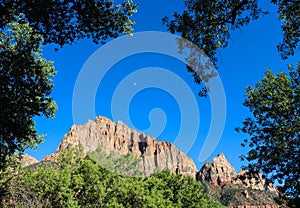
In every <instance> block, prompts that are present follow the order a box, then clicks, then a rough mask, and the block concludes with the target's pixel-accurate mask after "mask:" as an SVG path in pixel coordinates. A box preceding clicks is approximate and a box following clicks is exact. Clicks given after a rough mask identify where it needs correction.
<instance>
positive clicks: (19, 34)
mask: <svg viewBox="0 0 300 208" xmlns="http://www.w3.org/2000/svg"><path fill="white" fill-rule="evenodd" d="M136 7H137V5H136V4H134V3H133V2H132V1H131V0H128V1H124V2H123V3H122V4H120V5H114V2H113V1H106V0H100V1H99V0H94V1H75V0H71V1H58V0H46V1H23V0H22V1H20V0H13V1H11V0H4V1H1V2H0V35H1V40H0V170H2V169H3V168H5V167H6V165H7V162H8V159H9V157H10V156H11V155H12V154H14V153H15V151H19V152H23V151H24V150H25V148H28V147H35V146H36V145H37V144H39V143H40V142H42V140H43V137H42V136H41V135H39V134H38V133H37V131H36V129H35V122H34V117H35V116H46V117H54V112H55V109H56V104H55V102H54V101H53V99H52V97H51V96H50V94H51V91H52V89H53V85H54V83H53V77H54V75H55V70H54V67H53V63H52V62H49V61H47V60H46V59H44V58H43V57H42V48H41V47H42V45H45V44H58V45H59V46H60V47H62V46H63V45H65V44H71V43H73V42H75V41H76V40H79V39H82V38H91V39H92V40H93V41H94V42H95V43H99V42H101V43H103V42H104V41H105V40H107V39H108V38H116V37H117V36H118V35H119V34H121V33H123V34H131V33H132V31H133V29H132V26H133V24H134V21H132V20H130V16H131V15H132V14H133V13H135V12H136Z"/></svg>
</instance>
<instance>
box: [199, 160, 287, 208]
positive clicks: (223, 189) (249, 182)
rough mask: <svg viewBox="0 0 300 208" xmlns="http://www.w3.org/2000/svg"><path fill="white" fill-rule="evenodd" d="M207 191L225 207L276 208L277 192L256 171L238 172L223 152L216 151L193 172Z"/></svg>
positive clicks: (277, 207) (277, 206)
mask: <svg viewBox="0 0 300 208" xmlns="http://www.w3.org/2000/svg"><path fill="white" fill-rule="evenodd" d="M197 180H199V181H201V182H202V183H203V184H204V186H205V189H206V191H207V192H208V194H209V195H210V196H211V197H212V198H214V199H217V200H219V201H221V203H222V204H224V205H226V206H227V207H228V208H279V207H284V206H279V205H278V203H277V198H278V197H279V192H278V191H277V189H276V188H275V187H274V186H273V185H272V184H271V183H268V181H267V180H266V178H264V177H263V175H262V174H260V173H249V172H247V171H240V172H239V173H238V174H237V173H236V171H235V169H234V168H233V167H232V165H231V164H230V163H229V162H228V160H227V158H226V157H225V155H224V154H219V155H218V156H217V157H216V158H214V159H213V161H212V162H211V163H210V162H207V163H205V165H204V166H203V167H202V168H201V169H200V171H199V172H198V173H197Z"/></svg>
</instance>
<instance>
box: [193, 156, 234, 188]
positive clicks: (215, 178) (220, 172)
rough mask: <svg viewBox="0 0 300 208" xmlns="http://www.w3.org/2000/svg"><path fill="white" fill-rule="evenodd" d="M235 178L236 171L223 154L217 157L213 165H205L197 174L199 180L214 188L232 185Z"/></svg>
mask: <svg viewBox="0 0 300 208" xmlns="http://www.w3.org/2000/svg"><path fill="white" fill-rule="evenodd" d="M235 177H236V172H235V169H234V168H233V167H232V166H231V164H230V163H229V162H228V160H227V159H226V157H225V155H224V154H223V153H222V154H219V155H218V156H217V157H215V158H214V159H213V162H212V163H209V162H207V163H205V164H204V166H203V167H202V168H201V169H200V171H199V172H198V174H197V180H199V181H206V182H208V183H210V184H211V185H213V186H223V185H224V184H226V183H231V182H232V179H233V178H235Z"/></svg>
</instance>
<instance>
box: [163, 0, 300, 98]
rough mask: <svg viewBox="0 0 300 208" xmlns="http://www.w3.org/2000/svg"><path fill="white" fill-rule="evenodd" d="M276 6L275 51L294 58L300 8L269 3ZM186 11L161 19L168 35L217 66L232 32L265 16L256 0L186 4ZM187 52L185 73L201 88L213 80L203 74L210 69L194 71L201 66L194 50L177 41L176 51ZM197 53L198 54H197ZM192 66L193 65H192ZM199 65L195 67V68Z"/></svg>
mask: <svg viewBox="0 0 300 208" xmlns="http://www.w3.org/2000/svg"><path fill="white" fill-rule="evenodd" d="M271 2H272V3H273V4H275V5H277V6H278V10H277V13H278V19H279V20H280V21H281V22H282V26H281V29H282V32H283V41H282V43H280V44H279V45H278V46H277V48H278V51H279V53H280V55H281V57H282V59H287V58H288V57H289V56H293V55H295V51H296V50H297V48H299V43H300V21H299V19H300V4H299V0H288V1H286V0H271ZM184 4H185V9H184V11H183V12H182V13H181V14H180V13H178V12H175V13H174V14H173V17H172V18H169V17H164V18H163V23H164V24H165V25H166V27H167V29H168V30H169V31H170V32H171V33H177V34H179V35H180V36H181V37H183V38H185V39H187V40H189V41H191V42H192V43H194V44H195V45H197V46H198V47H199V48H200V49H201V50H203V52H204V54H205V55H207V56H208V57H209V58H210V60H211V61H212V62H213V64H216V63H217V52H218V50H219V49H221V48H226V47H227V46H228V43H229V42H228V41H229V40H230V38H231V32H232V31H235V30H237V29H241V28H242V27H244V26H245V25H247V24H249V23H250V22H251V21H253V20H257V19H259V18H260V17H261V16H263V15H265V14H268V12H267V11H263V10H262V8H260V6H259V5H258V1H257V0H229V1H223V0H210V1H207V0H185V1H184ZM183 49H188V50H190V52H189V53H190V54H189V56H188V57H187V62H188V65H190V66H188V67H187V68H188V72H191V73H193V77H194V81H195V83H197V84H201V83H202V81H204V82H205V81H206V80H205V79H209V78H211V77H213V76H214V74H211V73H209V72H205V70H208V69H209V67H210V65H209V67H207V66H203V67H200V68H199V67H195V59H197V60H196V62H202V60H200V58H201V57H200V58H198V57H195V56H194V55H195V54H197V53H195V49H194V47H193V46H190V44H187V43H186V42H185V41H179V50H180V51H182V50H183ZM198 53H199V52H198ZM191 63H192V64H191ZM197 65H198V64H197ZM208 90H209V89H206V88H203V89H202V91H200V93H199V95H200V96H206V95H207V91H208Z"/></svg>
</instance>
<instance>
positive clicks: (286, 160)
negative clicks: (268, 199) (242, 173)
mask: <svg viewBox="0 0 300 208" xmlns="http://www.w3.org/2000/svg"><path fill="white" fill-rule="evenodd" d="M289 69H290V72H289V73H288V74H286V73H283V72H281V73H279V74H278V75H274V74H273V73H272V72H271V71H270V70H269V69H268V70H267V71H266V74H265V77H263V79H262V80H261V81H259V82H258V83H257V84H256V86H255V87H248V88H247V92H246V99H245V101H244V106H246V107H247V108H249V110H250V112H251V113H252V116H251V117H247V118H246V119H245V121H244V122H243V126H242V127H240V128H237V131H241V132H243V133H247V134H249V139H245V141H244V143H243V144H242V145H243V146H245V145H246V144H247V145H249V147H250V148H251V150H250V151H249V152H248V154H247V155H246V156H242V158H243V159H246V160H248V161H249V162H250V163H249V168H250V170H260V171H262V172H263V173H265V174H266V175H268V176H270V179H271V180H272V181H273V182H274V181H277V182H278V183H279V184H280V185H282V190H283V191H284V192H285V193H286V194H287V195H288V196H290V197H293V198H296V199H297V198H298V199H299V196H300V172H299V170H300V167H299V164H300V157H299V155H300V141H299V135H300V62H299V63H298V67H297V68H296V69H294V68H293V67H292V66H291V65H290V66H289Z"/></svg>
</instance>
